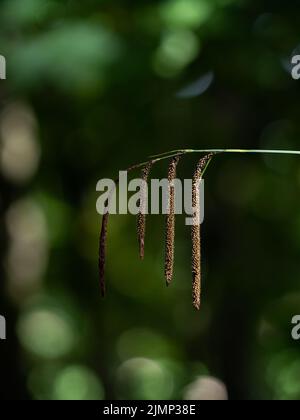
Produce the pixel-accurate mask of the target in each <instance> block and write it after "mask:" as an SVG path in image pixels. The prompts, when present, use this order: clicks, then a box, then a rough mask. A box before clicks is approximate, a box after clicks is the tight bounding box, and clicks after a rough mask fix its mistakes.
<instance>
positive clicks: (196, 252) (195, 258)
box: [191, 154, 213, 310]
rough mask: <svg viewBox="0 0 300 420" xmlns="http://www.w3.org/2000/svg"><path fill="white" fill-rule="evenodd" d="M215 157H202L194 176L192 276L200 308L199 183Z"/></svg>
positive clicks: (195, 302)
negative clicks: (207, 166)
mask: <svg viewBox="0 0 300 420" xmlns="http://www.w3.org/2000/svg"><path fill="white" fill-rule="evenodd" d="M212 157H213V154H208V155H206V156H204V157H203V158H201V159H200V160H199V162H198V164H197V167H196V170H195V173H194V176H193V189H192V206H193V210H194V213H193V223H192V229H191V236H192V276H193V283H192V288H193V306H194V308H195V309H197V310H199V309H200V306H201V280H202V279H201V223H200V191H199V183H200V181H201V178H202V173H203V170H204V169H205V167H206V165H207V164H208V162H209V161H210V159H211V158H212Z"/></svg>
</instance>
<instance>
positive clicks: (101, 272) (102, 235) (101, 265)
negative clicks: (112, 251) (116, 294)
mask: <svg viewBox="0 0 300 420" xmlns="http://www.w3.org/2000/svg"><path fill="white" fill-rule="evenodd" d="M108 220H109V213H108V212H107V213H105V214H104V215H103V217H102V227H101V233H100V242H99V244H100V246H99V277H100V289H101V295H102V297H104V296H105V291H106V290H105V289H106V287H105V262H106V242H107V228H108Z"/></svg>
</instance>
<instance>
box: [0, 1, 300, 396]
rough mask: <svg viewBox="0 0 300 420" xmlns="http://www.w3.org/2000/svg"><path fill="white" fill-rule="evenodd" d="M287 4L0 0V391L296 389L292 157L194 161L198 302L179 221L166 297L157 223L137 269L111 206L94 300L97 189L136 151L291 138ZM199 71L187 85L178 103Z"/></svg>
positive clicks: (297, 284)
mask: <svg viewBox="0 0 300 420" xmlns="http://www.w3.org/2000/svg"><path fill="white" fill-rule="evenodd" d="M299 12H300V10H299V2H297V1H290V2H284V1H274V0H272V1H271V0H269V1H267V0H241V1H238V0H166V1H141V0H140V1H126V0H120V1H117V0H116V1H114V0H102V1H101V0H86V1H75V0H73V1H72V0H69V1H55V0H49V1H46V0H3V1H1V2H0V54H2V55H4V56H5V57H6V59H7V80H5V81H3V80H1V81H0V108H1V115H2V116H1V121H0V132H1V150H0V154H1V159H0V172H1V199H0V217H1V240H0V258H1V272H0V274H1V279H0V280H1V282H0V314H2V315H5V316H6V319H7V330H8V331H7V340H6V341H5V342H4V341H2V342H0V357H1V359H0V372H1V379H0V395H1V397H2V398H5V399H12V398H18V399H19V398H22V399H28V398H29V399H31V398H32V399H39V398H43V399H57V398H60V399H65V398H73V399H76V398H78V399H83V398H109V399H114V398H116V399H121V398H124V399H151V398H157V399H172V398H173V399H174V398H179V399H181V398H184V396H185V395H186V387H187V386H188V385H189V384H191V383H192V382H193V381H195V379H196V378H198V377H202V376H203V375H205V376H207V375H208V376H213V377H217V378H219V379H220V380H222V381H223V382H224V384H225V385H226V387H227V390H228V393H229V397H230V398H231V399H254V398H255V399H256V398H257V399H265V398H273V399H299V398H300V380H299V378H300V342H296V341H293V340H292V338H291V319H292V317H293V316H294V315H296V314H298V313H300V264H299V256H300V194H299V190H300V160H299V159H298V158H297V157H294V158H291V157H289V158H288V157H281V156H276V157H272V158H270V157H261V156H252V155H251V156H250V155H226V156H225V155H224V156H219V157H217V158H216V159H215V161H214V162H213V163H212V164H211V166H210V168H209V171H208V172H207V176H206V218H205V223H204V225H203V266H204V267H203V270H204V285H203V286H204V291H203V305H202V309H201V311H200V312H199V313H197V312H195V311H194V310H193V308H192V305H191V290H190V289H191V272H190V254H191V245H190V232H189V228H187V227H186V226H185V225H184V220H183V218H181V217H179V218H178V223H177V241H176V264H175V279H174V285H173V286H172V287H171V288H169V289H166V287H165V282H164V278H163V255H164V243H163V241H164V219H163V216H152V217H150V218H149V220H148V226H147V244H146V260H145V262H144V263H141V262H140V261H139V259H138V250H137V243H136V242H137V241H136V234H135V218H134V217H133V216H117V217H112V219H111V223H110V229H109V245H108V264H107V281H108V296H107V297H106V299H105V300H102V299H101V298H100V292H99V284H98V273H97V258H98V238H99V229H100V216H98V215H97V213H96V210H95V203H96V199H97V193H96V191H95V186H96V182H97V181H98V180H99V179H101V178H103V177H115V176H116V174H117V172H118V170H119V169H122V168H124V167H127V166H129V165H130V164H132V163H135V162H139V161H143V160H144V159H145V157H146V156H148V155H150V154H155V153H160V152H164V151H167V150H172V149H177V148H196V149H201V148H228V147H230V148H270V149H272V148H273V149H278V148H280V149H281V148H282V149H298V148H299V138H300V136H299V134H300V122H299V101H300V81H294V80H293V79H292V77H291V74H290V71H289V64H288V63H289V60H290V58H291V56H292V55H293V53H294V52H295V53H296V52H297V51H298V45H299V42H300V32H299V28H300V13H299ZM208 72H213V74H214V80H213V82H212V83H211V85H210V86H209V88H208V89H207V90H206V91H205V92H204V93H203V94H201V95H197V96H195V97H184V98H182V97H180V95H178V92H181V91H182V89H183V88H185V87H186V86H189V85H190V84H191V83H193V82H195V81H199V80H200V83H201V81H202V82H203V79H201V78H202V77H203V76H204V75H206V74H207V73H208ZM197 159H198V156H197V155H191V156H188V157H187V158H185V160H184V162H182V163H181V164H180V166H179V168H178V175H179V176H180V177H182V178H183V177H191V175H192V173H193V171H194V168H195V164H196V162H197ZM166 168H167V162H163V163H161V164H159V165H157V167H156V168H155V169H154V170H153V176H155V177H163V176H165V174H166Z"/></svg>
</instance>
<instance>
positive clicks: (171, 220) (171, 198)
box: [165, 155, 180, 286]
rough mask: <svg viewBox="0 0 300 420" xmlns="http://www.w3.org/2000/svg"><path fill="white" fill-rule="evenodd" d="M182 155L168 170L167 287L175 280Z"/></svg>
mask: <svg viewBox="0 0 300 420" xmlns="http://www.w3.org/2000/svg"><path fill="white" fill-rule="evenodd" d="M179 160H180V155H178V156H175V157H173V158H172V160H171V162H170V164H169V168H168V182H169V191H168V194H169V195H168V214H167V216H166V238H165V278H166V283H167V286H169V285H170V283H171V282H172V280H173V272H174V249H175V186H174V180H175V178H176V171H177V165H178V162H179Z"/></svg>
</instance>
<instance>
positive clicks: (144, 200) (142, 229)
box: [137, 161, 153, 260]
mask: <svg viewBox="0 0 300 420" xmlns="http://www.w3.org/2000/svg"><path fill="white" fill-rule="evenodd" d="M152 165H153V161H149V162H148V163H147V164H146V165H145V166H144V168H143V169H142V174H141V179H142V180H143V181H144V183H143V186H142V188H141V191H140V197H141V198H140V212H139V213H138V216H137V232H138V243H139V253H140V258H141V260H143V259H144V257H145V236H146V213H147V205H148V191H147V187H146V186H147V183H148V178H149V175H150V171H151V168H152Z"/></svg>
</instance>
